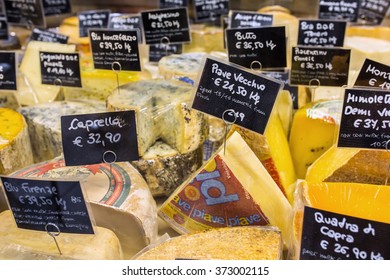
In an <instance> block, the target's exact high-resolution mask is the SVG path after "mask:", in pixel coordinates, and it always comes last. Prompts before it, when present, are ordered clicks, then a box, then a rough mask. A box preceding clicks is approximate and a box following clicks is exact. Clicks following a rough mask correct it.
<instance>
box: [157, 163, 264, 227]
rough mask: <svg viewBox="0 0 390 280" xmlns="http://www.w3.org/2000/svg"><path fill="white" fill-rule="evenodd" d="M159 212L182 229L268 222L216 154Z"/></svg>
mask: <svg viewBox="0 0 390 280" xmlns="http://www.w3.org/2000/svg"><path fill="white" fill-rule="evenodd" d="M159 214H160V215H161V216H162V217H163V218H165V219H168V220H171V221H172V222H173V224H174V226H175V227H176V228H178V229H179V230H180V231H182V232H194V231H199V230H204V229H208V228H215V227H234V226H248V225H268V224H269V221H268V218H267V217H266V216H265V215H264V213H263V212H262V211H261V209H260V207H259V205H258V204H257V203H256V202H255V201H254V200H253V198H252V196H251V195H250V194H249V192H248V191H247V190H246V189H245V188H244V187H243V186H242V184H241V183H240V181H239V180H238V179H237V178H236V176H235V175H234V173H233V172H232V171H231V170H230V169H229V167H228V166H227V164H226V163H225V162H224V161H223V160H222V158H221V157H220V156H219V155H217V156H216V157H215V158H214V159H213V160H211V161H210V162H209V163H208V164H207V165H206V166H205V168H204V169H203V170H202V171H201V172H200V173H199V174H198V175H197V176H196V177H195V178H194V179H193V180H192V181H191V182H190V183H189V184H188V185H186V186H185V187H183V188H182V189H181V190H180V191H179V192H178V193H177V194H176V195H175V196H174V197H173V199H172V200H171V201H170V202H168V203H166V204H165V205H163V207H161V209H160V213H159Z"/></svg>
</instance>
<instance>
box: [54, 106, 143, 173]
mask: <svg viewBox="0 0 390 280" xmlns="http://www.w3.org/2000/svg"><path fill="white" fill-rule="evenodd" d="M61 131H62V145H63V151H64V158H65V163H66V165H68V166H73V165H86V164H96V163H102V162H106V163H112V162H121V161H132V160H138V159H139V155H138V143H137V130H136V121H135V112H134V111H121V112H108V113H97V114H85V115H72V116H63V117H61Z"/></svg>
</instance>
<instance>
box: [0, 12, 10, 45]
mask: <svg viewBox="0 0 390 280" xmlns="http://www.w3.org/2000/svg"><path fill="white" fill-rule="evenodd" d="M0 40H8V22H7V19H6V18H5V17H0Z"/></svg>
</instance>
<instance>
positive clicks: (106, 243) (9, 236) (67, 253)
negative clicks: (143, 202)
mask: <svg viewBox="0 0 390 280" xmlns="http://www.w3.org/2000/svg"><path fill="white" fill-rule="evenodd" d="M94 231H95V234H94V235H91V234H88V235H84V234H69V233H61V234H60V235H59V236H57V237H56V240H57V243H58V246H59V247H60V250H61V253H62V254H60V253H59V251H58V249H57V246H56V244H55V242H54V240H53V237H51V236H50V235H48V234H47V233H46V232H42V231H34V230H25V229H19V228H17V227H16V224H15V221H14V219H13V216H12V213H11V211H9V210H8V211H5V212H2V213H0V259H1V260H121V259H123V255H122V250H121V246H120V243H119V240H118V238H117V237H116V235H115V234H114V233H113V232H112V231H111V230H108V229H106V228H102V227H94Z"/></svg>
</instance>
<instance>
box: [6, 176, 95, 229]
mask: <svg viewBox="0 0 390 280" xmlns="http://www.w3.org/2000/svg"><path fill="white" fill-rule="evenodd" d="M1 180H2V182H3V186H4V191H5V194H6V195H7V198H8V202H9V204H10V207H11V210H12V213H13V215H14V217H15V221H16V225H17V226H18V227H19V228H23V229H30V230H39V231H46V228H45V227H46V225H47V224H48V223H52V224H55V225H56V226H57V227H58V229H59V230H60V232H63V233H77V234H93V233H94V231H93V227H92V223H91V219H90V217H89V214H88V209H87V206H86V203H85V200H84V196H83V193H82V191H81V186H80V182H79V181H55V180H54V181H53V180H51V181H47V180H32V179H24V178H23V179H21V178H8V177H1ZM47 229H48V230H50V231H53V232H57V230H56V229H55V227H48V228H47Z"/></svg>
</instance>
